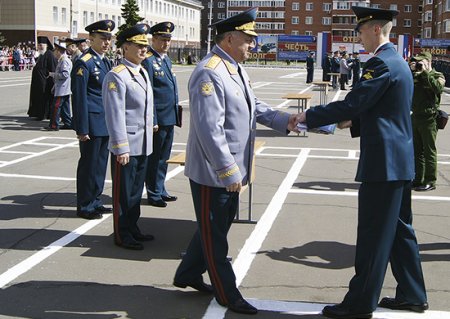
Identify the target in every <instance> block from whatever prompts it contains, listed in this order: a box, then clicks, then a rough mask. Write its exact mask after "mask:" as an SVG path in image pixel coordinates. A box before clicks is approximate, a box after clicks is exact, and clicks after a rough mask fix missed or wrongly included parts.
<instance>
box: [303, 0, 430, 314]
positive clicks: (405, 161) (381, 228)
mask: <svg viewBox="0 0 450 319" xmlns="http://www.w3.org/2000/svg"><path fill="white" fill-rule="evenodd" d="M352 10H353V11H354V12H355V14H356V16H357V23H358V24H357V26H356V31H357V32H358V34H359V37H360V39H361V42H362V44H363V45H364V48H365V50H366V51H368V52H373V53H374V56H373V57H372V58H371V59H369V60H368V61H367V62H366V64H365V65H364V69H363V76H362V79H361V81H360V82H359V83H357V84H356V85H355V87H354V88H353V90H352V91H351V92H350V93H349V94H347V96H346V97H345V99H344V100H343V101H336V102H332V103H330V104H328V105H322V106H316V107H314V108H311V109H309V110H308V111H306V112H305V113H302V114H300V121H301V122H305V121H306V123H307V125H308V127H310V128H314V127H318V126H321V125H326V124H331V123H336V122H342V121H347V120H352V121H351V122H352V124H351V125H352V127H351V130H352V135H353V136H361V155H360V160H359V164H358V172H357V174H356V180H357V181H359V182H361V186H360V188H359V200H358V203H359V207H358V233H357V242H356V257H355V270H356V274H355V275H354V277H353V278H352V280H351V281H350V284H349V291H348V293H347V294H346V296H345V298H344V300H343V301H342V303H340V304H338V305H333V306H326V307H325V308H324V309H323V312H322V313H323V314H324V315H325V316H327V317H330V318H371V317H372V312H373V311H374V310H375V308H376V307H377V304H378V299H379V297H380V293H381V289H382V286H383V280H384V276H385V273H386V268H387V265H388V263H389V261H390V263H391V268H392V272H393V274H394V277H395V279H396V281H397V290H396V296H395V298H383V299H382V300H381V302H380V304H379V306H381V307H385V308H390V309H396V310H410V311H415V312H423V311H424V310H426V309H428V303H427V296H426V292H425V284H424V279H423V274H422V267H421V264H420V256H419V247H418V245H417V240H416V236H415V233H414V230H413V227H412V224H411V223H412V211H411V180H412V179H413V178H414V151H413V140H412V128H411V116H410V110H411V103H412V96H413V80H412V76H411V72H410V70H409V67H408V64H407V63H406V62H405V61H404V60H403V59H402V57H401V56H400V55H399V54H398V53H397V51H396V49H395V48H394V45H393V44H392V43H390V42H389V32H390V30H391V28H392V19H393V17H394V16H395V15H397V14H398V11H392V10H381V9H373V8H365V7H352ZM380 199H383V200H380Z"/></svg>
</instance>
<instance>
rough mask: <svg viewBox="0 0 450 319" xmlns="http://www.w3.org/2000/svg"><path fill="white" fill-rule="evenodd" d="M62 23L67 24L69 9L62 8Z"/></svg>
mask: <svg viewBox="0 0 450 319" xmlns="http://www.w3.org/2000/svg"><path fill="white" fill-rule="evenodd" d="M61 24H63V25H66V24H67V9H66V8H61Z"/></svg>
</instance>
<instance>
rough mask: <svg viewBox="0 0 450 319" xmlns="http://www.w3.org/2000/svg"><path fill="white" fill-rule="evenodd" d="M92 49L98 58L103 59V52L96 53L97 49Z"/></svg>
mask: <svg viewBox="0 0 450 319" xmlns="http://www.w3.org/2000/svg"><path fill="white" fill-rule="evenodd" d="M92 51H94V53H95V54H97V56H98V57H99V58H100V59H103V58H104V57H105V55H104V54H100V53H98V52H97V51H95V50H94V49H92Z"/></svg>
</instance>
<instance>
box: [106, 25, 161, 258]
mask: <svg viewBox="0 0 450 319" xmlns="http://www.w3.org/2000/svg"><path fill="white" fill-rule="evenodd" d="M149 30H150V27H149V26H148V25H147V24H137V25H135V26H133V27H130V28H128V29H125V30H123V31H122V32H121V33H119V34H118V35H117V44H118V46H120V47H121V48H122V50H123V54H124V58H123V59H122V62H121V63H120V64H119V65H118V66H116V67H115V68H114V69H112V71H110V72H109V73H108V74H107V75H106V77H105V80H104V82H103V105H104V107H105V115H106V126H107V128H108V132H109V136H110V138H109V150H110V152H111V153H112V155H111V172H112V176H113V178H112V179H113V195H112V196H113V215H114V242H115V244H116V245H118V246H121V247H123V248H126V249H134V250H142V249H144V246H143V245H142V243H141V242H142V241H149V240H152V239H153V236H152V235H150V234H143V233H142V232H141V231H140V229H139V227H138V225H137V222H138V219H139V217H140V215H141V208H140V203H141V197H142V189H143V188H144V180H145V170H146V163H147V156H148V155H150V153H151V152H152V134H153V93H152V87H151V83H150V80H149V78H148V74H147V72H146V71H145V70H144V69H143V68H142V67H141V62H142V61H143V60H144V59H145V56H146V53H147V46H148V39H147V33H148V32H149Z"/></svg>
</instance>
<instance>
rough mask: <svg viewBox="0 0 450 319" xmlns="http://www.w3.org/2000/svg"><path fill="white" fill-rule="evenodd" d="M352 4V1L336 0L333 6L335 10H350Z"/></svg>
mask: <svg viewBox="0 0 450 319" xmlns="http://www.w3.org/2000/svg"><path fill="white" fill-rule="evenodd" d="M351 4H352V3H351V2H350V1H334V2H333V8H334V9H335V10H350V7H351Z"/></svg>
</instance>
